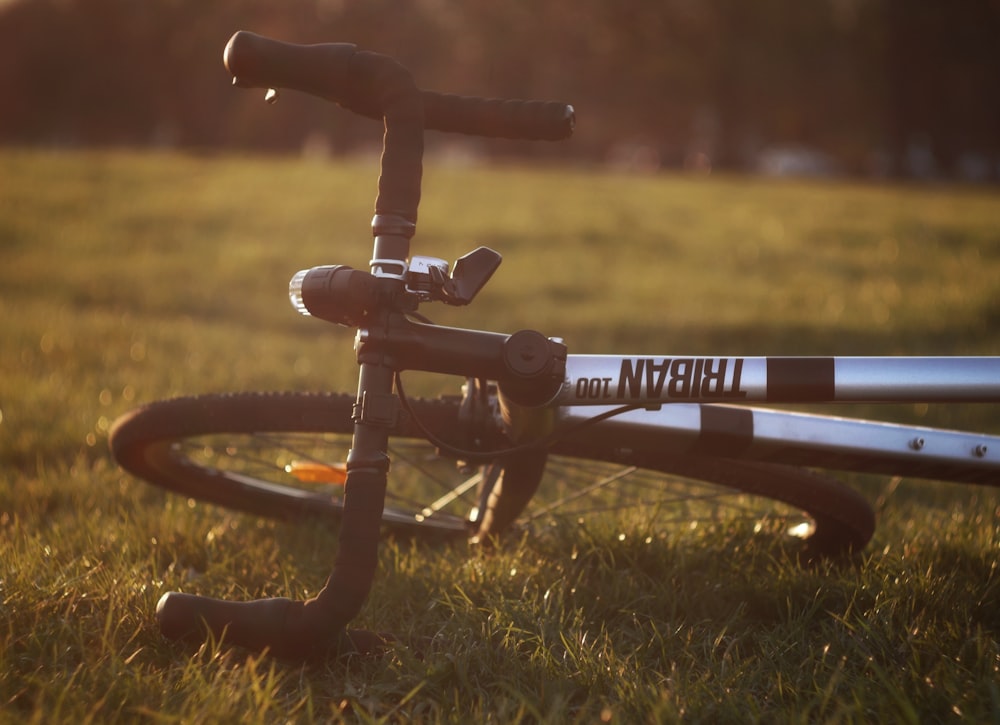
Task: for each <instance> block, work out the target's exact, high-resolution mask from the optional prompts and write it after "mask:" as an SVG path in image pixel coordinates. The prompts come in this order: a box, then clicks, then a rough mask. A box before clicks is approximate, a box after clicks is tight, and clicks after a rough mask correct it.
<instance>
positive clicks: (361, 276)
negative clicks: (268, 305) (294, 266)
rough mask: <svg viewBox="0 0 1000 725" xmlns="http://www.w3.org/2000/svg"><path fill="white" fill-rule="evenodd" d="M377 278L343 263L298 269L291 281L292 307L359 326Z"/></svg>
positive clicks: (329, 319) (342, 323)
mask: <svg viewBox="0 0 1000 725" xmlns="http://www.w3.org/2000/svg"><path fill="white" fill-rule="evenodd" d="M375 285H376V280H375V277H373V276H372V275H371V274H369V273H368V272H362V271H361V270H358V269H353V268H351V267H347V266H344V265H341V264H338V265H332V266H323V267H313V268H312V269H303V270H301V271H299V272H296V273H295V275H294V276H293V277H292V279H291V281H290V282H289V283H288V297H289V299H290V300H291V302H292V307H294V308H295V309H296V311H297V312H299V313H300V314H303V315H310V316H312V317H318V318H320V319H321V320H326V321H328V322H334V323H336V324H338V325H345V326H347V327H356V326H358V325H359V324H360V323H361V321H362V320H363V319H364V316H365V313H366V312H367V311H368V310H369V309H370V307H371V305H372V303H373V302H374V300H375Z"/></svg>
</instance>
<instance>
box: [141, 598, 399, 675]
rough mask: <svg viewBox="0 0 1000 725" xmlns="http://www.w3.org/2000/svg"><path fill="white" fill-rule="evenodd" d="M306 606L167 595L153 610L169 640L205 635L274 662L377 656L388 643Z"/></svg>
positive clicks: (282, 600) (198, 638) (286, 601)
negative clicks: (275, 659)
mask: <svg viewBox="0 0 1000 725" xmlns="http://www.w3.org/2000/svg"><path fill="white" fill-rule="evenodd" d="M310 603H311V602H302V601H297V600H293V599H286V598H284V597H276V598H274V599H256V600H253V601H249V602H234V601H226V600H222V599H212V598H210V597H202V596H197V595H195V594H183V593H180V592H168V593H167V594H164V595H163V596H162V597H161V598H160V601H159V602H158V603H157V605H156V619H157V622H158V623H159V625H160V631H161V632H162V633H163V635H164V636H165V637H167V638H169V639H179V640H191V641H195V642H202V641H204V640H205V637H206V635H209V634H210V635H212V636H213V637H215V638H216V639H217V640H220V639H221V640H224V641H225V642H227V643H229V644H234V645H237V646H240V647H245V648H247V649H251V650H254V651H257V652H260V651H263V650H265V649H267V650H268V651H269V652H271V654H273V655H274V656H275V657H279V658H282V659H288V660H296V661H306V660H311V659H322V658H326V657H329V656H330V655H345V654H378V653H380V652H382V651H384V650H385V649H386V646H387V643H388V641H389V638H387V637H383V636H381V635H378V634H375V633H374V632H368V631H366V630H361V629H352V630H348V629H345V628H344V627H343V626H342V625H340V624H337V623H331V622H330V621H329V619H328V618H327V617H326V616H317V615H319V614H320V613H319V612H318V611H317V609H318V608H316V609H311V608H310V607H309V604H310Z"/></svg>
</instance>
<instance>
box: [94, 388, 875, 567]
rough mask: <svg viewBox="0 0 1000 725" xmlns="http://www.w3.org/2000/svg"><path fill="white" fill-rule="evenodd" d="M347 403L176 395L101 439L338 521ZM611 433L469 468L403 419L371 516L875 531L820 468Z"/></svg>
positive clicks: (433, 425) (162, 465)
mask: <svg viewBox="0 0 1000 725" xmlns="http://www.w3.org/2000/svg"><path fill="white" fill-rule="evenodd" d="M353 405H354V396H352V395H348V394H305V393H273V394H269V393H240V394H232V395H207V396H200V397H194V398H180V399H176V400H168V401H162V402H157V403H152V404H150V405H148V406H146V407H143V408H140V409H138V410H136V411H133V412H131V413H129V414H126V415H125V416H123V417H122V418H120V419H119V420H117V421H116V422H115V424H114V426H113V427H112V430H111V435H110V444H111V449H112V452H113V455H114V457H115V458H116V460H117V461H118V462H119V463H120V464H121V466H122V467H123V468H124V469H126V470H127V471H129V472H130V473H132V474H134V475H136V476H138V477H140V478H143V479H145V480H147V481H149V482H151V483H154V484H156V485H158V486H161V487H163V488H166V489H168V490H170V491H173V492H175V493H177V494H180V495H182V496H186V497H189V498H192V499H197V500H201V501H205V502H208V503H213V504H217V505H220V506H224V507H226V508H230V509H234V510H238V511H244V512H247V513H251V514H255V515H259V516H264V517H269V518H284V519H298V518H302V517H320V518H322V519H325V520H328V521H333V522H336V521H339V518H340V516H341V513H342V510H343V483H344V481H345V479H346V468H345V462H346V460H347V452H348V450H349V448H350V444H351V434H352V432H353V422H352V420H351V411H352V407H353ZM410 409H411V411H412V413H413V415H414V417H416V418H418V419H419V420H420V422H421V425H422V427H423V428H425V429H428V430H430V431H432V432H433V433H434V434H435V436H437V437H438V438H439V439H442V440H445V441H455V440H461V436H462V434H463V433H464V431H463V430H462V426H463V424H462V423H461V422H460V420H459V400H458V399H457V398H441V399H436V400H413V401H410ZM612 443H613V442H609V445H608V446H594V445H586V446H580V445H576V444H574V443H573V441H572V440H567V441H565V442H561V443H556V444H555V445H554V446H553V447H552V448H551V450H550V451H549V452H548V454H539V453H526V454H521V455H517V456H513V457H508V458H506V459H500V460H498V461H496V462H494V463H493V464H491V465H486V466H482V467H480V468H477V469H469V468H468V467H465V466H462V465H460V464H457V463H456V461H455V460H454V459H450V458H447V457H444V456H442V455H440V453H439V452H438V451H436V450H435V448H434V447H433V446H432V445H431V444H429V443H427V442H426V441H425V440H424V434H423V432H422V431H421V430H420V429H419V428H418V427H417V426H416V425H415V424H414V422H413V421H412V420H405V421H403V422H401V423H400V424H399V425H398V426H397V427H396V428H395V429H394V430H393V431H392V432H391V436H390V450H389V455H390V459H391V461H392V468H391V470H390V474H389V490H388V493H387V496H386V506H385V511H384V514H383V523H384V525H385V527H386V528H387V530H389V531H390V532H391V533H393V534H396V535H417V536H427V535H429V536H432V537H438V538H440V537H444V538H464V537H479V538H484V537H487V536H495V535H499V534H502V533H503V532H504V531H506V530H508V529H509V528H511V527H512V526H514V525H516V524H517V523H518V522H525V521H531V520H534V521H535V522H539V521H544V522H549V521H552V520H556V519H559V518H561V517H562V518H565V517H569V518H570V520H572V521H578V520H581V519H584V518H585V517H589V516H592V515H594V514H600V515H602V516H607V515H610V514H612V513H615V514H616V515H618V516H620V517H625V518H624V520H622V521H621V525H622V526H623V527H627V528H634V527H636V526H639V525H642V526H646V525H647V524H663V525H664V526H677V525H681V526H690V525H692V524H694V523H696V522H699V521H712V522H717V523H718V522H721V523H722V524H723V525H729V524H731V523H732V522H735V521H739V522H742V523H743V524H748V523H749V525H748V530H749V531H750V532H758V531H760V530H762V529H763V528H766V529H767V530H773V529H774V528H777V529H779V530H781V531H786V532H792V533H793V534H795V535H796V536H798V537H799V538H802V539H805V540H807V541H808V542H809V544H810V545H811V548H812V549H813V550H815V551H818V552H820V553H825V554H833V553H837V552H840V551H843V550H847V549H854V550H858V549H860V548H862V547H863V546H864V544H865V543H867V541H868V539H869V538H870V537H871V534H872V531H873V529H874V517H873V515H872V512H871V508H870V507H869V506H868V504H867V503H866V502H865V501H864V500H863V499H862V498H861V497H860V496H859V495H858V494H857V493H856V492H854V491H853V490H852V489H850V488H848V487H846V486H844V485H843V484H840V483H839V482H837V481H836V480H835V479H831V478H828V477H826V476H820V475H818V474H814V473H810V472H806V471H801V470H798V469H793V468H787V467H783V466H775V465H769V464H759V463H748V462H740V461H729V460H724V459H713V458H700V457H676V456H665V455H663V454H662V453H661V452H658V451H656V450H653V451H649V450H642V449H630V450H629V452H628V454H627V455H625V456H624V457H623V455H622V450H623V447H622V446H621V445H618V444H612ZM529 503H530V506H529ZM640 519H643V522H642V523H641V524H640V522H639V520H640ZM653 519H656V521H653ZM772 523H773V526H772V525H771V524H772Z"/></svg>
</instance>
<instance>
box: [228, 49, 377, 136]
mask: <svg viewBox="0 0 1000 725" xmlns="http://www.w3.org/2000/svg"><path fill="white" fill-rule="evenodd" d="M355 53H357V48H356V47H355V46H354V45H352V44H350V43H323V44H320V45H295V44H293V43H283V42H281V41H279V40H271V39H270V38H265V37H263V36H261V35H257V34H255V33H248V32H247V31H245V30H241V31H239V32H238V33H236V34H234V35H233V37H232V38H230V39H229V42H228V43H227V44H226V49H225V51H223V54H222V60H223V62H224V63H225V64H226V69H227V70H228V71H229V72H230V73H231V74H232V75H233V82H234V83H235V84H236V85H238V86H241V87H243V88H291V89H293V90H296V91H302V92H303V93H311V94H312V95H314V96H319V97H321V98H325V99H327V100H329V101H333V102H335V103H345V102H346V103H351V102H353V103H358V101H357V99H356V98H355V95H356V93H357V88H356V87H355V86H354V84H353V83H352V82H351V79H350V73H351V59H352V58H353V57H354V55H355ZM352 110H354V109H352ZM371 110H372V114H370V115H374V114H376V113H377V110H376V109H374V108H372V109H371ZM357 112H360V111H357ZM378 117H381V115H380V114H379V115H378Z"/></svg>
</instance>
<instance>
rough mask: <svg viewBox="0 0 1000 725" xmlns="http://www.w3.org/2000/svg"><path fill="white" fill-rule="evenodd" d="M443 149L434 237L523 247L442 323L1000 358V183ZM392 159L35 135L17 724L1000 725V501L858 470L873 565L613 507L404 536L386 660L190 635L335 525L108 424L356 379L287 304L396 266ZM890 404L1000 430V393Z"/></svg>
mask: <svg viewBox="0 0 1000 725" xmlns="http://www.w3.org/2000/svg"><path fill="white" fill-rule="evenodd" d="M425 167H426V171H425V184H424V202H423V203H422V206H421V221H420V226H419V232H418V236H417V238H416V239H415V240H414V246H413V251H414V252H415V253H420V254H430V255H434V256H439V257H444V258H446V259H454V258H455V257H457V256H459V255H460V254H462V253H464V252H465V251H468V250H470V249H472V248H473V247H475V246H478V245H480V244H485V245H488V246H491V247H494V248H495V249H497V250H498V251H500V252H501V253H502V254H504V255H505V261H504V264H503V266H502V267H501V268H500V270H499V272H498V273H497V275H496V276H495V278H494V281H492V282H491V283H490V285H489V286H488V287H487V288H486V289H485V290H484V291H483V292H482V293H481V294H480V297H479V298H478V299H477V300H476V301H475V302H474V303H473V305H472V306H471V307H470V308H467V309H461V310H459V309H442V310H436V309H435V310H433V312H432V313H431V314H432V316H433V317H434V318H435V319H436V320H438V321H441V322H445V323H448V324H456V325H466V326H476V327H483V328H492V329H498V330H506V331H513V330H516V329H520V328H523V327H534V328H536V329H539V330H541V331H543V332H545V333H546V334H549V335H559V336H560V337H563V338H565V340H566V342H567V344H568V345H569V346H570V349H571V351H574V352H612V351H621V352H645V353H664V354H669V353H670V352H671V351H679V352H683V353H686V354H709V355H711V354H714V355H731V354H734V353H741V354H746V355H753V354H787V355H791V354H907V353H913V354H991V355H1000V195H998V194H997V191H996V189H988V188H987V189H983V188H966V187H945V186H941V187H938V186H888V185H885V186H883V185H870V184H856V183H850V182H846V181H825V182H791V181H765V180H760V179H749V178H739V177H714V176H713V177H707V178H704V177H693V176H690V177H689V176H675V175H657V176H627V175H618V174H610V173H607V172H603V171H598V170H567V169H553V168H534V169H532V168H510V167H500V168H453V167H448V166H446V165H443V164H441V165H437V164H435V163H434V160H433V159H430V160H428V162H427V163H426V164H425ZM376 173H377V170H376V167H375V162H373V161H371V160H368V159H352V160H344V161H339V162H327V163H319V162H315V161H304V160H299V159H288V158H238V157H212V156H192V155H181V154H151V153H129V152H114V153H112V152H73V153H47V152H41V151H15V150H5V151H0V721H7V720H9V721H17V722H20V721H26V722H39V723H41V722H44V723H49V722H60V721H65V722H74V723H76V722H88V721H93V722H107V721H115V720H128V721H146V720H148V721H150V722H182V721H183V722H218V721H236V720H238V721H240V722H247V723H251V722H275V721H281V722H284V721H291V722H296V721H312V720H337V719H341V718H342V719H345V720H349V721H361V722H368V721H383V720H387V721H395V720H400V721H402V720H406V721H414V720H415V721H431V722H436V721H441V722H471V721H476V720H481V721H484V722H498V723H506V722H511V721H519V720H520V721H551V722H587V723H589V722H595V721H605V722H657V721H662V722H670V721H708V722H724V721H747V720H762V721H767V722H816V721H863V722H927V721H938V720H957V719H966V720H969V721H977V722H983V721H1000V684H998V683H1000V675H998V673H1000V641H998V638H1000V573H998V572H997V559H998V554H1000V525H998V514H1000V496H998V494H997V493H996V492H995V491H994V489H991V488H976V487H963V486H956V485H952V484H943V483H934V482H926V481H918V480H898V479H897V480H888V479H881V478H875V477H860V476H858V477H852V478H849V479H848V481H849V482H850V483H851V484H852V485H854V486H856V487H857V488H858V489H859V490H861V491H862V492H863V493H864V494H865V495H866V496H868V497H869V499H870V500H871V501H872V504H873V505H874V506H875V508H876V511H877V514H878V520H879V521H878V530H877V532H876V534H875V538H874V540H873V542H872V543H871V544H870V545H869V547H868V548H867V549H866V550H865V551H864V552H862V553H861V555H859V556H858V557H856V558H855V559H854V560H852V561H849V562H820V563H815V564H812V565H809V566H806V565H802V564H799V563H796V561H795V560H794V558H793V557H791V556H789V555H788V552H786V551H784V550H783V549H782V547H781V546H780V545H779V544H776V543H769V542H762V541H758V540H756V539H755V540H746V539H744V538H741V537H739V536H737V535H734V534H733V533H731V532H727V531H725V530H719V529H715V528H713V527H710V526H702V527H698V528H697V529H695V530H692V531H690V532H688V533H687V534H686V535H684V536H671V537H669V538H667V539H660V538H655V537H647V536H645V535H644V532H637V531H631V530H623V529H622V527H621V526H619V525H618V522H616V521H615V520H614V519H613V518H610V517H609V518H605V519H598V520H596V521H593V522H590V523H588V524H587V525H585V526H566V527H564V528H560V529H556V530H554V531H550V532H548V533H547V534H546V535H545V536H526V537H523V538H520V539H518V540H516V541H512V542H510V543H509V544H508V545H507V546H505V547H503V548H501V549H500V550H498V551H496V552H493V553H491V554H484V553H482V552H476V551H470V550H469V549H468V548H467V547H465V546H449V547H439V548H434V547H429V546H423V545H418V544H413V543H409V542H402V541H399V542H396V541H387V542H385V543H384V544H383V547H382V552H381V558H380V565H379V566H380V571H379V576H378V579H377V581H376V584H375V588H374V591H373V593H372V595H371V598H370V600H369V602H368V604H367V605H366V607H365V609H364V611H363V612H362V614H361V617H360V619H359V624H360V625H361V626H364V627H367V628H370V629H374V630H378V631H383V632H391V633H393V634H394V635H396V636H397V637H398V638H399V645H398V646H397V647H395V648H394V649H393V651H392V652H391V653H390V654H389V655H387V656H385V657H383V658H380V659H357V658H355V659H351V660H347V661H333V662H328V663H324V664H314V665H309V666H291V665H288V664H283V663H280V662H276V661H274V660H272V659H270V658H268V657H266V656H263V657H262V656H254V655H249V654H247V653H245V652H242V651H240V650H234V649H230V648H226V647H225V646H219V645H218V644H216V643H207V644H206V645H205V646H203V647H201V648H193V647H190V646H186V645H180V644H175V643H171V642H168V641H165V640H164V639H162V638H161V637H160V635H159V634H158V632H157V630H156V628H155V624H154V622H153V618H152V612H153V608H154V606H155V603H156V601H157V599H158V598H159V597H160V595H161V594H162V593H163V592H164V591H168V590H176V589H183V590H186V591H197V592H200V593H204V594H209V595H212V596H219V597H238V598H246V597H258V596H282V595H291V596H297V597H301V596H307V595H309V593H310V592H313V593H314V592H315V591H316V589H317V588H318V587H319V586H321V584H322V582H323V580H324V579H325V577H326V575H327V573H328V571H329V566H330V563H331V562H332V558H333V552H334V550H335V542H336V532H334V531H331V530H329V529H328V528H325V527H322V526H319V525H316V526H311V525H310V526H294V527H293V526H288V525H283V524H280V523H272V522H266V521H260V520H257V519H253V518H249V517H244V516H240V515H236V514H231V513H227V512H225V511H223V510H219V509H215V508H212V507H210V506H205V505H201V504H195V503H194V502H190V501H187V500H184V499H181V498H178V497H174V496H170V495H167V494H165V493H163V492H161V491H159V490H156V489H154V488H152V487H151V486H148V485H147V484H144V483H143V482H141V481H137V480H134V479H132V478H130V477H129V476H127V475H125V474H123V473H122V472H120V471H119V470H118V469H117V468H116V466H115V465H114V464H113V463H112V462H111V461H110V459H109V456H108V453H107V431H108V428H109V425H110V423H111V421H113V420H114V419H115V417H116V416H118V415H120V414H121V413H123V412H125V411H126V410H128V409H130V408H132V407H134V406H136V405H138V404H141V403H144V402H148V401H152V400H156V399H159V398H164V397H168V396H173V395H181V394H192V393H200V392H213V391H231V390H257V389H261V390H270V389H291V390H332V389H348V390H350V389H352V388H353V387H354V375H355V366H354V360H353V355H352V352H351V349H352V342H353V339H352V338H353V333H352V332H351V331H347V330H339V329H330V328H329V327H328V326H324V325H322V324H320V323H318V322H317V321H315V320H309V319H305V318H301V317H299V316H297V315H296V314H295V313H294V311H293V310H292V309H291V307H290V306H289V304H288V301H287V296H286V293H285V289H286V287H287V282H288V279H289V277H290V276H291V275H292V274H293V273H294V272H295V271H296V270H298V269H301V268H303V267H309V266H313V265H316V264H324V263H329V264H336V263H344V264H350V265H352V266H355V267H364V266H365V264H366V262H367V259H368V256H369V250H370V226H369V222H370V218H371V206H372V201H373V196H374V189H375V175H376ZM865 412H867V413H873V412H876V411H875V410H874V409H866V410H865ZM885 414H886V415H887V416H888V417H891V418H893V419H902V420H910V421H916V422H920V423H934V424H944V425H949V426H955V427H966V428H972V429H981V430H986V431H990V432H993V433H997V432H1000V412H998V411H997V410H996V406H987V405H971V406H930V407H928V406H925V405H913V406H892V407H890V408H889V409H888V410H887V411H886V413H885ZM649 542H651V543H649Z"/></svg>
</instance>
